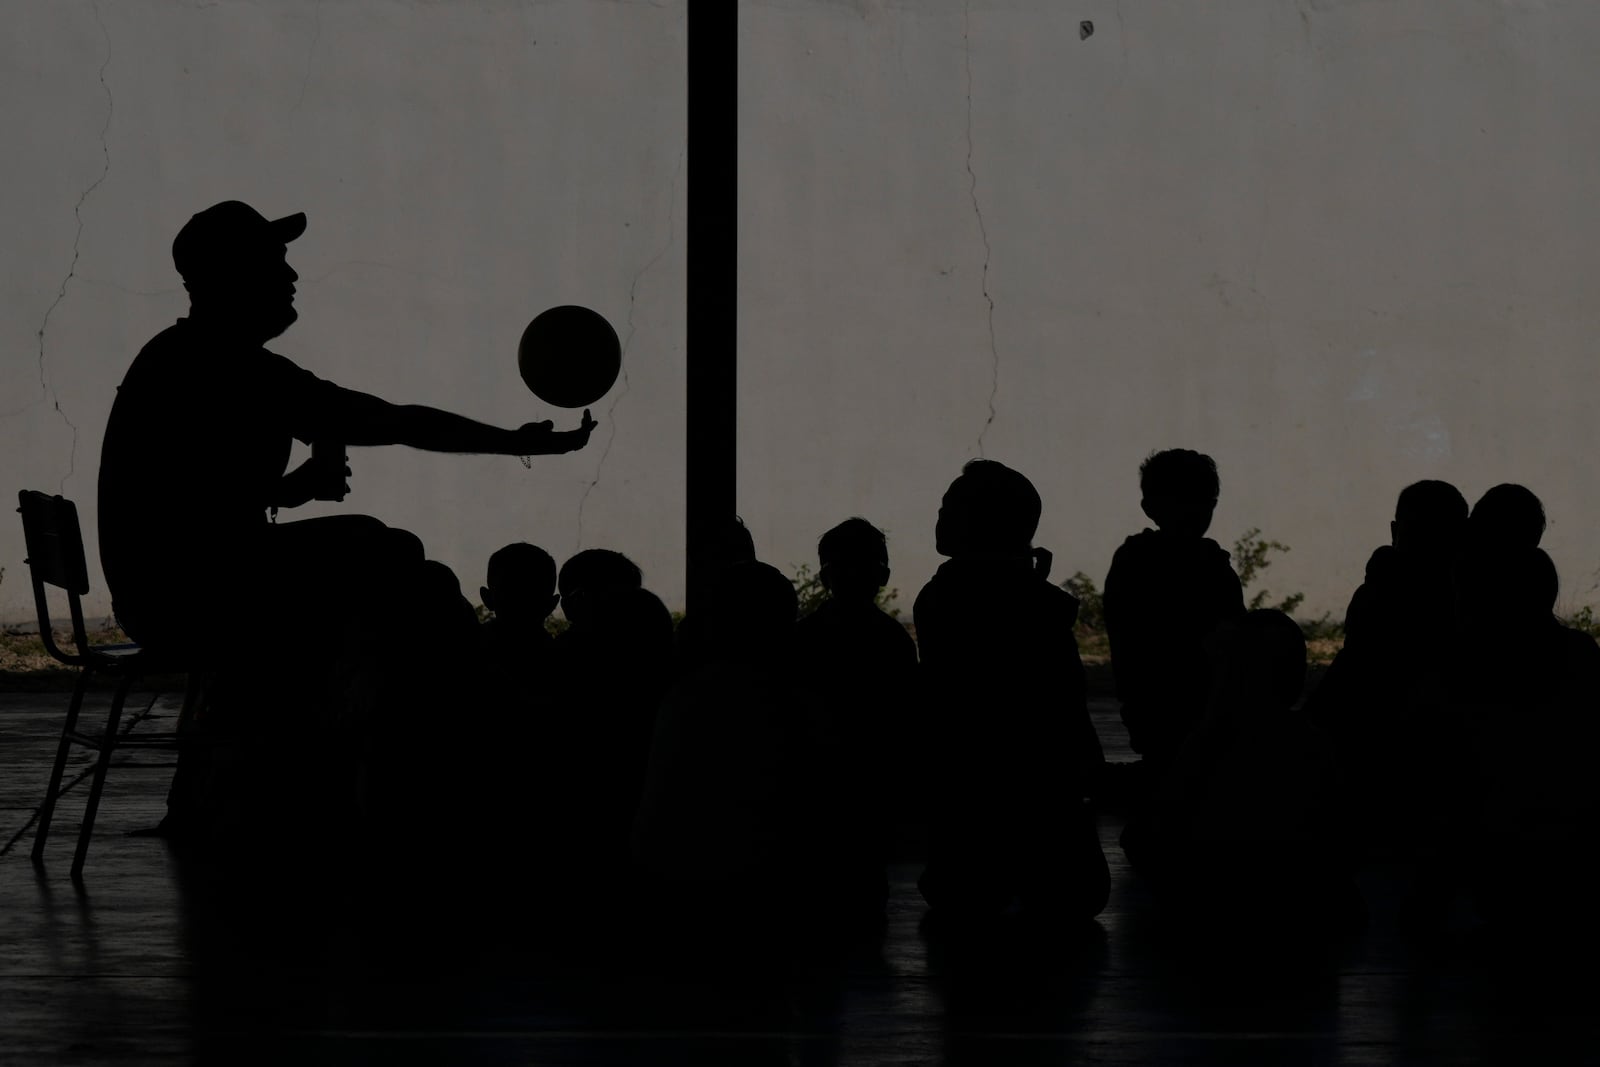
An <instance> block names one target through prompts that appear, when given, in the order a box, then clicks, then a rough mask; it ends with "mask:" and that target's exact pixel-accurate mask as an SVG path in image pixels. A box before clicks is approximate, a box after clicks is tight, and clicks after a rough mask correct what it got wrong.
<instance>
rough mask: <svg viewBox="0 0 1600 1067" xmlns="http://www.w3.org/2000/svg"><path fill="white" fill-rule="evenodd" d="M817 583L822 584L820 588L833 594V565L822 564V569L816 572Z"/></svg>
mask: <svg viewBox="0 0 1600 1067" xmlns="http://www.w3.org/2000/svg"><path fill="white" fill-rule="evenodd" d="M817 581H819V582H821V583H822V588H824V589H826V590H827V591H828V592H830V593H831V592H833V565H832V564H829V563H824V564H823V565H822V569H821V570H819V571H817Z"/></svg>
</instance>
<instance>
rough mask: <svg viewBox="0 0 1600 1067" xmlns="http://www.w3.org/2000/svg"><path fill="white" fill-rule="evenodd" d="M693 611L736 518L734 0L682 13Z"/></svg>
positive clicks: (710, 0) (709, 1)
mask: <svg viewBox="0 0 1600 1067" xmlns="http://www.w3.org/2000/svg"><path fill="white" fill-rule="evenodd" d="M688 39H689V41H688V83H689V84H688V112H689V115H688V145H687V148H686V151H687V155H688V188H687V199H688V204H687V207H688V222H687V226H686V227H685V229H686V238H685V244H686V254H685V258H686V260H687V265H686V273H687V289H688V314H687V322H686V328H685V334H686V338H685V341H686V344H685V351H686V356H687V362H688V383H687V386H688V402H687V407H688V434H687V437H688V440H687V457H686V463H685V466H686V482H687V485H686V496H687V501H686V507H687V512H688V529H687V535H688V560H687V564H688V569H687V574H686V579H687V581H686V585H687V599H688V602H689V604H691V605H693V604H694V603H695V602H696V597H697V596H698V595H699V594H700V591H701V590H702V589H703V588H704V586H705V583H706V581H707V579H708V577H709V571H710V569H711V567H712V566H713V560H712V559H711V558H708V557H710V556H712V555H713V554H714V551H715V547H716V545H717V542H718V539H719V537H721V536H725V531H726V529H727V528H728V526H729V525H731V524H732V522H733V520H734V517H735V516H736V515H737V514H738V505H737V502H736V499H735V494H736V483H737V475H738V462H737V455H738V453H737V447H738V406H737V400H738V362H737V358H736V357H737V352H736V347H735V346H736V340H737V317H736V316H737V300H738V229H737V219H738V193H739V156H738V123H739V94H738V82H739V4H738V0H689V12H688Z"/></svg>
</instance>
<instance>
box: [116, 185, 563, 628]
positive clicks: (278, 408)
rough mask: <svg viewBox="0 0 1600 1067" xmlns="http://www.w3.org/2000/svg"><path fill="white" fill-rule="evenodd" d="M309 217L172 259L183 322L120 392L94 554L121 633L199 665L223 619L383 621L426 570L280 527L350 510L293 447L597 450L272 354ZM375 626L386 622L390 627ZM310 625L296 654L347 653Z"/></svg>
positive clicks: (377, 541) (387, 537)
mask: <svg viewBox="0 0 1600 1067" xmlns="http://www.w3.org/2000/svg"><path fill="white" fill-rule="evenodd" d="M305 226H306V217H305V215H303V214H296V215H289V216H286V217H284V218H281V219H277V220H275V221H268V220H267V219H266V218H264V217H262V216H261V215H260V214H259V213H258V212H257V211H255V210H254V209H253V208H251V207H249V206H248V205H246V204H243V203H240V202H238V201H236V200H230V201H227V202H225V203H221V204H217V205H215V206H214V207H211V208H208V209H206V210H205V211H202V212H200V213H199V214H197V215H195V216H194V217H193V218H192V219H190V220H189V222H188V223H187V224H186V225H185V226H184V227H183V229H182V230H181V231H180V232H179V234H178V236H177V239H176V240H175V241H174V242H173V245H172V258H173V262H174V264H175V265H176V266H177V268H178V273H179V274H181V275H182V276H183V284H184V288H185V289H187V290H188V291H189V297H190V307H189V315H188V316H187V317H186V318H181V319H179V320H178V321H177V322H176V323H175V324H174V325H172V326H170V327H168V328H167V329H166V330H163V331H162V332H161V333H160V334H158V335H157V336H156V337H155V338H154V339H153V340H152V341H151V342H150V343H149V344H147V345H146V346H145V347H144V349H143V351H141V352H140V353H139V356H138V358H137V359H135V360H134V362H133V366H132V367H130V368H129V370H128V373H127V376H126V377H125V378H124V379H123V382H122V385H121V387H120V388H119V389H118V391H117V398H116V401H115V403H114V404H113V406H112V409H111V418H110V421H109V422H108V424H107V426H106V436H105V444H104V448H103V451H102V453H101V460H100V509H99V510H100V551H101V559H102V561H103V563H104V565H105V573H106V584H107V586H108V587H109V588H110V591H111V595H112V598H113V602H114V604H115V610H116V613H117V617H118V619H119V620H120V621H121V622H122V624H123V626H124V627H125V628H126V629H127V631H128V632H129V633H130V634H131V635H132V636H134V637H135V638H136V639H138V640H139V641H140V642H142V643H145V644H148V645H152V646H166V647H173V648H178V649H183V650H186V651H200V652H204V651H207V650H208V649H209V646H211V645H212V644H213V643H214V642H213V641H212V638H213V636H214V634H215V628H214V627H213V626H212V625H211V624H212V623H213V622H214V621H215V619H216V616H217V615H218V613H219V611H221V610H223V609H224V607H225V608H226V610H227V612H228V614H229V615H230V616H235V617H237V616H241V615H243V616H246V617H249V618H251V619H252V621H255V622H257V623H259V624H263V625H265V626H267V627H277V626H283V625H286V624H289V623H291V622H297V621H300V620H305V619H312V620H314V619H315V617H316V613H317V611H318V610H319V609H320V608H322V607H323V606H324V605H327V604H329V603H330V602H331V601H332V600H334V599H335V598H337V599H338V600H339V601H340V603H341V605H344V606H348V605H355V606H357V607H358V608H361V609H365V610H369V611H372V612H374V613H377V612H381V611H382V610H383V607H384V605H385V604H386V603H391V602H392V600H386V599H385V598H386V597H387V598H393V597H405V596H406V595H407V588H406V586H407V583H408V579H407V578H406V573H407V569H408V568H410V567H411V566H412V565H420V564H421V562H422V558H423V557H422V547H421V544H420V542H418V541H417V539H416V538H415V537H414V536H412V535H411V534H408V533H405V532H403V531H398V530H393V529H390V528H389V527H387V526H385V525H383V524H382V523H381V522H379V521H378V520H376V519H372V518H367V517H361V516H339V517H331V518H321V519H311V520H306V521H301V522H292V523H284V524H282V525H275V524H274V523H272V522H269V521H268V516H267V513H268V510H269V509H272V510H273V511H274V512H276V510H277V509H278V508H293V507H297V506H299V505H301V504H304V503H306V502H307V501H309V500H312V499H318V498H320V499H337V498H339V497H340V496H341V486H342V484H343V476H344V475H345V474H346V473H348V472H347V471H344V470H343V469H342V467H343V465H342V463H337V464H334V465H331V466H330V465H329V464H328V463H326V462H320V463H319V462H316V461H310V462H307V463H306V464H303V465H301V466H300V467H297V468H296V469H294V470H292V471H288V470H286V468H287V465H288V460H289V454H290V449H291V446H292V440H293V439H298V440H300V441H303V442H307V443H311V442H324V443H331V444H333V445H335V454H338V450H339V446H344V445H388V444H404V445H410V446H412V447H414V448H422V449H427V450H430V451H435V452H477V453H497V454H502V455H536V454H553V453H561V452H570V451H572V450H574V449H578V448H582V447H583V446H584V445H585V444H586V443H587V442H588V440H589V434H590V431H591V430H592V429H593V427H594V425H595V424H594V421H593V420H592V419H591V418H590V417H589V415H588V413H587V412H585V413H584V418H583V423H582V425H581V426H580V427H579V428H578V429H577V430H572V431H568V432H560V433H558V432H556V431H555V430H554V429H553V428H552V426H551V424H550V423H548V422H541V423H530V424H527V425H524V426H522V427H520V428H519V429H516V430H503V429H498V428H496V427H493V426H486V425H484V424H482V423H478V422H474V421H472V420H470V419H466V418H463V417H461V416H459V415H452V414H450V413H448V412H444V411H439V410H437V409H435V408H430V407H422V406H419V405H410V406H400V405H395V404H390V403H387V402H385V401H383V400H380V399H378V398H377V397H374V396H369V395H367V394H365V393H359V392H356V391H354V390H351V389H345V388H341V387H340V386H337V385H335V384H333V383H332V382H329V381H324V380H323V379H320V378H318V377H316V376H315V375H313V374H311V373H310V372H308V371H305V370H303V369H301V368H300V367H298V366H296V365H295V364H294V363H292V362H291V361H290V360H288V359H286V358H284V357H283V356H280V355H277V354H275V353H273V352H269V351H268V350H267V349H266V348H264V347H263V346H264V345H265V344H266V342H268V341H269V340H271V339H272V338H274V337H277V336H278V335H280V334H282V333H283V332H284V331H285V330H286V329H288V328H289V326H290V325H291V324H292V323H293V322H294V321H295V318H296V313H295V309H294V295H295V290H294V283H295V281H296V280H297V279H298V277H299V276H298V275H297V274H296V273H295V271H294V269H293V268H292V267H290V266H289V264H288V262H287V259H286V255H287V251H288V249H287V246H288V244H289V242H290V241H293V240H294V239H295V238H297V237H299V236H300V234H301V233H303V232H304V231H305ZM374 617H378V618H381V615H375V616H374ZM333 630H334V628H333V627H331V626H327V625H324V626H322V627H317V626H315V625H312V626H307V627H305V628H303V631H302V632H301V633H300V634H297V641H298V642H299V643H302V644H303V643H305V642H317V641H319V640H324V641H331V640H334V639H337V638H338V636H339V635H338V634H336V633H334V632H332V631H333Z"/></svg>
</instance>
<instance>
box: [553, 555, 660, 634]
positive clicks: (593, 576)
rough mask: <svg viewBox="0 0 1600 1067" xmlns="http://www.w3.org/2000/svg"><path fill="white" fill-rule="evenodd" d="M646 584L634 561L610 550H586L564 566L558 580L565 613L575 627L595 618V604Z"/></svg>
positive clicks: (562, 607) (562, 609) (562, 608)
mask: <svg viewBox="0 0 1600 1067" xmlns="http://www.w3.org/2000/svg"><path fill="white" fill-rule="evenodd" d="M643 585H644V576H643V575H642V574H641V573H640V572H639V568H638V566H637V565H636V564H635V563H634V562H633V560H631V559H629V558H628V557H627V556H624V555H623V554H622V553H621V552H613V551H612V550H611V549H609V548H586V549H584V550H583V551H582V552H579V553H578V554H577V555H575V556H573V557H572V558H571V559H569V560H567V561H566V562H565V563H563V564H562V565H561V573H560V575H559V576H558V578H557V589H558V591H559V592H560V593H561V611H562V614H564V615H566V617H567V621H568V622H571V623H574V624H577V623H582V622H583V621H584V620H585V619H592V618H593V617H594V611H595V607H596V605H598V604H600V603H602V602H603V601H604V600H605V599H606V598H608V597H611V596H614V595H616V594H620V593H629V592H632V591H633V590H635V589H639V588H641V587H643Z"/></svg>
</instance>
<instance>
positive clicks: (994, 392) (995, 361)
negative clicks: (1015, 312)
mask: <svg viewBox="0 0 1600 1067" xmlns="http://www.w3.org/2000/svg"><path fill="white" fill-rule="evenodd" d="M961 45H962V49H963V52H964V59H965V63H966V70H967V195H968V196H969V197H971V199H972V214H973V216H974V217H975V218H976V219H977V220H978V236H979V237H981V238H982V239H983V272H982V274H981V275H980V281H979V288H980V289H981V290H982V292H983V299H984V302H985V303H987V304H988V305H989V310H988V316H989V356H990V359H991V361H992V366H991V370H990V379H989V417H988V418H987V419H985V420H984V423H983V429H981V430H979V431H978V446H977V447H978V455H979V457H982V456H983V439H984V437H985V436H986V435H987V434H988V433H989V427H991V426H993V425H994V420H995V415H996V414H997V411H996V410H995V400H996V398H997V397H999V395H1000V347H999V345H998V344H996V342H995V336H994V296H993V295H992V294H991V293H990V292H989V258H990V254H991V251H992V250H991V248H990V247H989V228H988V226H986V225H985V224H984V221H983V208H982V207H981V206H980V205H979V203H978V173H977V171H975V170H974V169H973V167H972V0H967V3H966V5H965V7H964V8H963V12H962V24H961Z"/></svg>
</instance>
